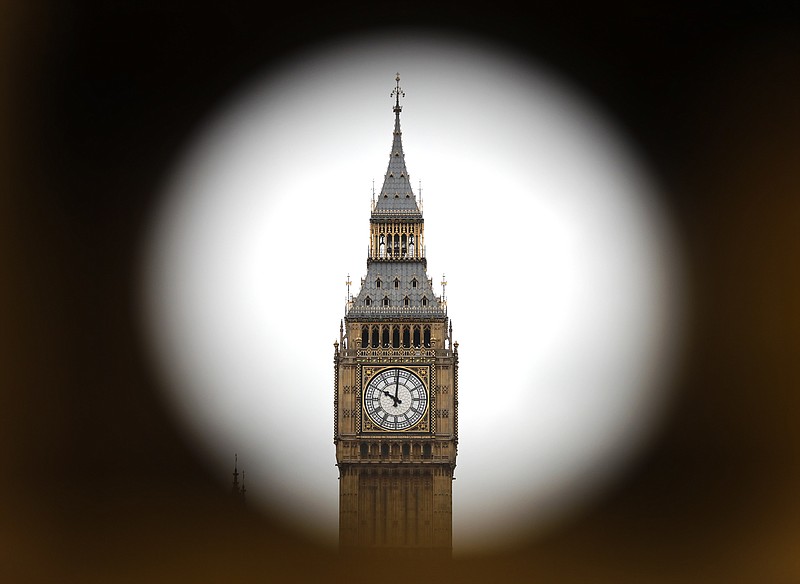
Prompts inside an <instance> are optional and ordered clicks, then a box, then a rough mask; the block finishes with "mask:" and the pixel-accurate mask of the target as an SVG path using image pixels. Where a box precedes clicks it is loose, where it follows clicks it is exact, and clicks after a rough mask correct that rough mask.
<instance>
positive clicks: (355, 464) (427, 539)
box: [334, 75, 458, 556]
mask: <svg viewBox="0 0 800 584" xmlns="http://www.w3.org/2000/svg"><path fill="white" fill-rule="evenodd" d="M396 81H397V85H396V87H395V89H394V91H393V92H392V94H391V95H392V97H394V98H395V103H394V115H395V119H394V133H393V139H392V150H391V153H390V155H389V167H388V169H387V170H386V176H385V177H384V181H383V188H382V189H381V191H380V195H379V196H378V199H377V200H373V204H372V213H371V216H370V220H369V255H368V257H367V274H366V276H365V277H364V278H363V279H362V280H361V289H360V291H359V292H358V294H357V295H355V296H352V297H350V296H349V297H348V303H347V309H346V312H345V317H344V322H343V323H342V326H341V327H340V339H339V342H337V343H335V352H334V370H335V380H334V385H335V395H334V443H335V445H336V462H337V466H338V467H339V545H340V548H342V549H343V550H346V549H348V548H358V547H381V548H405V549H409V550H411V549H420V550H422V549H425V550H430V551H431V552H432V553H441V554H443V555H447V556H449V554H450V550H451V549H452V517H453V513H452V481H453V469H454V468H455V465H456V445H457V444H458V432H457V428H458V375H457V368H458V343H453V342H452V334H453V331H452V325H451V324H450V322H449V319H448V316H447V307H446V304H445V301H444V297H443V296H444V293H443V294H442V297H438V296H436V295H435V294H434V291H433V283H432V281H431V279H430V278H428V274H427V271H426V270H427V260H426V259H425V232H424V223H423V219H422V211H421V208H420V205H419V204H418V202H417V199H416V197H415V195H414V193H413V191H412V189H411V182H410V180H409V176H408V171H407V170H406V163H405V157H404V155H403V144H402V140H401V133H400V112H401V110H402V107H401V105H400V98H401V97H404V95H405V94H404V93H403V92H402V90H401V89H400V76H399V75H398V76H397V78H396ZM348 284H349V283H348ZM442 284H443V286H444V282H443V283H442Z"/></svg>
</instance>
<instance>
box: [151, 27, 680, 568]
mask: <svg viewBox="0 0 800 584" xmlns="http://www.w3.org/2000/svg"><path fill="white" fill-rule="evenodd" d="M398 71H399V72H400V75H401V81H400V84H401V86H402V88H403V89H404V90H405V92H406V98H405V99H404V100H403V101H402V105H403V113H402V117H401V125H402V131H403V146H404V150H405V154H406V163H407V168H408V170H409V172H410V174H411V183H412V185H413V186H414V189H415V192H417V190H418V189H417V186H418V181H420V180H421V181H422V189H423V197H422V198H423V200H424V216H425V241H426V247H427V256H428V274H429V276H431V277H432V278H433V281H434V283H435V284H436V286H435V288H436V289H437V290H440V288H441V287H440V286H439V285H438V282H440V281H441V276H442V274H443V273H445V274H446V275H447V281H448V287H447V297H448V310H449V315H450V317H451V318H452V321H453V331H454V337H455V340H457V341H458V342H459V343H460V347H459V355H460V362H461V366H460V370H459V398H460V405H459V437H460V442H459V455H458V466H457V468H456V472H455V475H456V477H457V480H456V481H455V482H454V484H453V516H454V518H453V524H454V546H455V551H456V553H459V552H463V551H469V550H472V549H475V548H476V547H478V546H498V545H502V544H503V543H505V542H507V541H508V540H509V539H510V538H513V537H514V536H515V535H516V534H517V533H519V531H520V530H527V529H539V530H542V529H546V528H547V527H548V526H549V525H552V524H553V522H555V521H558V519H559V518H561V517H563V516H564V515H565V514H568V513H575V512H579V511H580V509H581V506H582V505H587V504H590V503H591V497H592V495H593V494H595V493H597V492H599V491H598V489H601V488H602V487H603V486H606V485H608V484H610V481H612V480H613V478H614V477H615V476H616V475H617V474H618V472H621V471H623V470H624V468H625V463H626V462H628V461H629V459H630V456H631V455H633V454H635V453H636V452H637V451H638V449H639V448H641V445H642V444H644V443H645V442H644V439H645V438H646V437H647V434H648V432H649V431H650V429H651V428H652V427H653V423H654V422H657V420H658V413H659V411H660V407H661V404H662V403H663V401H664V398H665V396H664V395H663V393H662V392H660V391H659V388H660V387H661V386H662V385H663V381H664V375H666V374H668V373H669V366H670V358H671V350H672V347H673V344H674V339H675V333H676V331H677V322H678V317H679V312H678V306H679V296H680V284H679V278H678V273H677V265H678V259H677V258H676V257H675V253H674V249H673V243H672V240H671V237H670V226H669V220H668V217H666V216H665V215H664V211H663V210H662V209H661V207H660V205H659V203H658V197H657V186H656V185H654V184H653V182H652V181H651V179H650V178H649V177H648V175H647V171H646V168H643V166H642V165H641V161H639V160H638V159H637V158H636V155H635V152H632V151H630V150H629V148H628V147H627V146H626V144H625V141H624V138H625V137H624V136H623V135H621V134H619V133H618V131H617V130H615V128H614V127H613V121H612V120H609V119H605V118H603V117H602V116H601V114H600V113H599V112H598V111H597V110H595V109H594V106H593V105H592V104H591V103H590V102H588V101H586V100H585V98H584V97H583V96H581V94H580V93H579V92H578V90H577V89H576V88H573V87H571V86H570V85H569V83H568V81H567V80H564V79H561V78H559V77H558V76H557V74H556V72H553V71H548V70H546V69H544V68H542V67H541V66H539V65H537V64H535V63H531V62H529V61H523V60H518V59H516V58H515V57H514V56H513V55H510V54H507V53H502V52H500V51H498V50H495V49H492V48H491V47H489V46H486V45H483V44H481V43H479V42H477V41H476V40H475V39H465V38H453V37H447V38H444V37H437V36H435V35H433V34H432V33H422V32H412V31H398V32H397V34H394V33H392V34H389V33H386V34H383V35H381V36H373V37H363V38H359V39H351V40H349V41H346V42H343V43H341V44H338V45H333V46H332V45H328V46H320V47H317V48H314V49H311V50H309V51H308V52H307V53H304V54H302V55H298V56H297V58H296V59H294V60H291V61H287V62H286V64H285V67H283V68H281V69H274V70H270V71H265V72H264V75H263V76H262V77H260V78H256V79H253V80H252V82H251V83H250V84H248V85H246V86H243V87H241V88H240V89H239V90H238V91H237V92H236V93H235V95H232V96H231V97H230V99H229V101H227V102H226V103H223V104H220V108H219V110H218V112H217V114H216V115H215V116H213V117H212V118H210V119H209V120H208V121H207V124H206V125H204V126H203V127H201V128H198V132H197V135H196V140H194V142H193V143H192V144H191V146H190V147H189V148H188V149H187V152H186V153H185V157H184V158H183V160H182V161H181V162H180V163H179V165H178V166H177V167H176V168H175V170H174V173H173V175H172V177H171V179H170V180H169V181H168V182H167V184H165V185H164V196H163V199H162V204H161V206H160V207H159V208H158V209H155V210H154V214H153V221H152V229H151V230H150V231H149V232H148V233H147V234H146V236H145V238H144V240H143V250H144V255H143V257H144V261H143V270H142V274H143V279H142V282H143V291H144V293H143V309H144V310H143V318H144V319H145V323H146V326H147V330H148V331H149V332H150V334H151V337H152V340H153V343H152V348H153V359H154V363H155V364H156V366H157V367H159V368H160V370H161V371H163V374H164V379H165V386H167V387H168V388H170V391H171V393H170V398H171V399H172V400H173V403H174V404H175V407H176V408H177V410H178V411H179V412H181V414H180V415H181V417H182V419H184V420H185V427H186V431H187V432H188V433H189V434H190V435H191V436H192V437H193V438H194V439H196V441H197V444H198V448H200V449H201V450H202V451H203V452H204V453H206V454H207V455H208V457H209V463H210V464H212V465H213V466H215V467H218V468H219V469H220V470H219V472H220V478H221V480H223V481H224V480H227V479H228V478H229V472H230V470H231V469H230V467H231V465H232V461H233V453H234V452H238V453H239V457H240V461H241V466H243V467H244V468H245V469H246V471H247V483H248V485H247V486H248V495H249V498H250V501H251V502H252V504H253V505H264V506H267V507H272V508H278V509H280V512H282V513H285V514H286V515H287V517H288V518H289V519H290V520H291V521H293V522H294V523H295V524H296V525H297V526H298V527H299V528H301V529H303V530H305V531H307V532H309V533H312V534H313V535H314V536H315V537H319V538H321V539H322V540H323V541H327V542H335V539H336V537H337V524H338V488H339V485H338V482H337V474H338V473H337V469H336V467H335V466H334V464H335V452H334V447H333V441H332V437H333V365H332V358H333V342H334V341H335V340H337V339H338V333H339V321H340V319H341V318H342V316H343V315H344V306H345V295H346V287H345V281H346V277H347V275H348V273H349V274H350V276H351V279H352V280H353V282H354V284H355V286H354V289H353V293H357V291H358V284H359V282H360V280H359V278H360V277H362V276H363V275H364V274H365V272H366V257H367V244H368V233H369V231H368V220H369V212H370V199H371V193H372V181H373V180H374V181H375V188H376V189H377V190H380V187H381V184H382V181H383V173H384V172H385V170H386V166H387V163H388V160H389V150H390V146H391V142H392V128H393V124H394V114H393V113H392V105H393V100H392V99H391V98H390V96H389V94H390V92H391V90H392V89H393V87H394V76H395V73H396V72H398ZM417 196H418V198H419V193H417Z"/></svg>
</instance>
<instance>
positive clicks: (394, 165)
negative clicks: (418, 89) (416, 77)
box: [373, 73, 420, 214]
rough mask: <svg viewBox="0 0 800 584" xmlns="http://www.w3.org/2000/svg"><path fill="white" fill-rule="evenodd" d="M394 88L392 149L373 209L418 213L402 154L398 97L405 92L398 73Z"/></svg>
mask: <svg viewBox="0 0 800 584" xmlns="http://www.w3.org/2000/svg"><path fill="white" fill-rule="evenodd" d="M395 82H396V85H395V88H394V89H393V90H392V93H391V94H390V97H394V98H395V104H394V108H393V111H394V133H393V138H392V151H391V152H390V154H389V167H388V168H387V169H386V175H385V176H384V178H383V188H381V193H380V195H379V196H378V200H377V202H376V203H375V208H374V210H373V213H374V214H382V213H387V214H397V213H413V214H418V213H420V210H419V207H418V206H417V199H416V197H415V196H414V192H413V191H412V190H411V181H410V180H409V177H408V170H407V169H406V159H405V155H404V154H403V141H402V132H401V131H400V112H401V111H402V110H403V106H401V105H400V98H401V97H405V95H406V94H405V92H404V91H403V90H402V89H401V88H400V73H398V74H397V76H396V77H395Z"/></svg>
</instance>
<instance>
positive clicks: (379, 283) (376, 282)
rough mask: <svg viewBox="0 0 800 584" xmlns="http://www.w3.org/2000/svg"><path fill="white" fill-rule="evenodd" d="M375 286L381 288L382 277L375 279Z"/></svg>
mask: <svg viewBox="0 0 800 584" xmlns="http://www.w3.org/2000/svg"><path fill="white" fill-rule="evenodd" d="M375 287H376V288H380V287H381V279H380V278H378V279H377V280H375Z"/></svg>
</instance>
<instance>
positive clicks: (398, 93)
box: [389, 73, 406, 113]
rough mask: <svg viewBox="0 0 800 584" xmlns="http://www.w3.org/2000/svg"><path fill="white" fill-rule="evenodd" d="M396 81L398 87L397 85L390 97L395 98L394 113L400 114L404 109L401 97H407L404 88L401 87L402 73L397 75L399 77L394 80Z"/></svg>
mask: <svg viewBox="0 0 800 584" xmlns="http://www.w3.org/2000/svg"><path fill="white" fill-rule="evenodd" d="M394 80H395V82H396V83H397V85H395V88H394V89H393V90H392V92H391V93H390V94H389V97H393V98H395V102H394V111H395V113H400V110H402V109H403V108H402V107H401V106H400V98H401V97H405V96H406V92H405V91H403V90H402V88H401V87H400V73H398V74H397V76H396V77H395V78H394Z"/></svg>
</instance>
